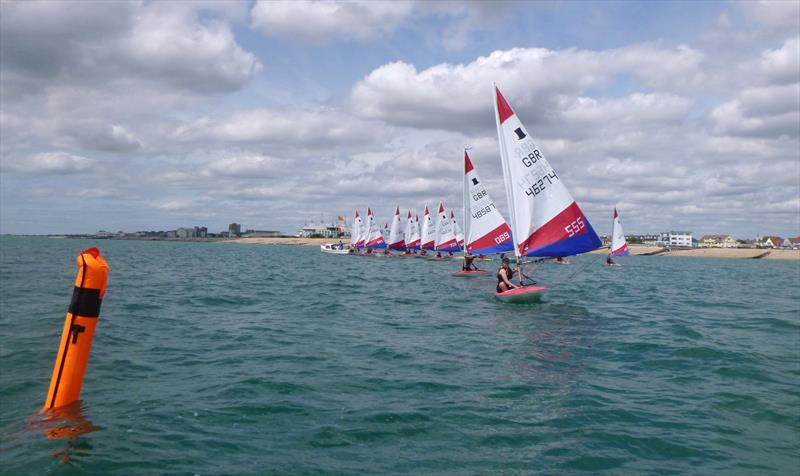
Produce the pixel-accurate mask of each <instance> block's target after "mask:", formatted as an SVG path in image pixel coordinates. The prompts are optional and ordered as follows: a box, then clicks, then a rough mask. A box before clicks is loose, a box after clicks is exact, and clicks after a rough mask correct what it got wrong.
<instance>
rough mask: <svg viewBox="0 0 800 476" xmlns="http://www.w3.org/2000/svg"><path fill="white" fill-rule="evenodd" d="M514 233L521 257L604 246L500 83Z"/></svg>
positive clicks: (500, 132)
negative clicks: (526, 127) (527, 129)
mask: <svg viewBox="0 0 800 476" xmlns="http://www.w3.org/2000/svg"><path fill="white" fill-rule="evenodd" d="M494 92H495V101H494V106H495V119H496V122H497V137H498V140H499V142H500V158H501V162H502V164H503V178H504V179H505V186H506V196H507V199H508V207H509V211H510V213H509V216H510V217H511V231H512V235H513V237H514V240H515V243H516V247H515V249H514V252H515V254H516V255H517V256H520V255H525V256H569V255H575V254H578V253H585V252H587V251H591V250H593V249H596V248H599V247H600V245H601V244H602V243H601V241H600V238H599V237H598V236H597V233H595V231H594V229H592V226H591V224H589V220H587V219H586V216H585V215H584V214H583V211H581V209H580V207H579V206H578V204H577V203H576V202H575V200H574V199H573V198H572V195H571V194H570V193H569V191H568V190H567V188H566V187H565V186H564V184H563V182H562V181H561V179H559V177H558V175H557V174H556V172H555V171H554V170H553V168H552V167H551V166H550V163H549V162H548V161H547V159H546V158H545V157H544V154H542V152H541V150H540V149H539V148H538V147H537V146H536V144H535V143H534V141H533V139H532V138H531V137H530V136H529V135H528V132H527V131H526V129H525V126H524V125H523V124H522V122H521V121H520V119H519V118H518V117H517V115H516V114H515V113H514V111H513V110H512V109H511V106H509V104H508V102H507V101H506V100H505V98H504V97H503V95H502V94H501V93H500V90H499V89H498V88H497V87H496V86H495V89H494Z"/></svg>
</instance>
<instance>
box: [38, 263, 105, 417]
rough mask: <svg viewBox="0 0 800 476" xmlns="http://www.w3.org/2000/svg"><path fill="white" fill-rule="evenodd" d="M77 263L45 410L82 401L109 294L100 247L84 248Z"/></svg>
mask: <svg viewBox="0 0 800 476" xmlns="http://www.w3.org/2000/svg"><path fill="white" fill-rule="evenodd" d="M75 262H76V263H77V264H78V267H79V268H80V269H79V270H78V276H76V277H75V289H74V290H73V292H72V302H70V304H69V310H68V311H67V317H66V319H65V321H64V331H63V332H62V333H61V344H60V345H59V346H58V355H57V356H56V363H55V366H54V367H53V376H52V377H51V378H50V390H48V391H47V400H45V402H44V410H49V409H51V408H55V407H61V406H64V405H69V404H70V403H72V402H74V401H76V400H78V397H79V396H80V394H81V385H83V374H84V373H85V372H86V363H87V362H88V361H89V351H90V350H91V348H92V339H93V337H94V328H95V326H96V325H97V318H98V317H99V316H100V303H101V302H102V301H103V295H105V293H106V281H107V279H108V264H106V260H104V259H103V257H102V256H100V250H98V249H97V248H89V249H86V250H83V251H81V253H80V254H79V255H78V257H77V258H76V259H75Z"/></svg>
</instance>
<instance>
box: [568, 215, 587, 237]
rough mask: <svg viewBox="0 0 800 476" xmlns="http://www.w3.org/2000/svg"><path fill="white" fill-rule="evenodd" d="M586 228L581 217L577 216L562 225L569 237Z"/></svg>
mask: <svg viewBox="0 0 800 476" xmlns="http://www.w3.org/2000/svg"><path fill="white" fill-rule="evenodd" d="M584 228H586V225H585V224H584V223H583V218H581V217H578V218H576V219H575V221H573V222H572V223H570V224H569V225H567V226H565V227H564V231H566V232H567V234H568V235H569V237H570V238H572V237H573V236H575V235H577V234H578V233H580V231H581V230H583V229H584Z"/></svg>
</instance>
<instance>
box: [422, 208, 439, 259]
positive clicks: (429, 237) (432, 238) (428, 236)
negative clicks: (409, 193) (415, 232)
mask: <svg viewBox="0 0 800 476" xmlns="http://www.w3.org/2000/svg"><path fill="white" fill-rule="evenodd" d="M421 241H422V243H421V245H420V246H421V247H422V249H423V250H433V248H434V246H435V245H436V228H435V227H434V226H433V218H431V213H430V212H429V211H428V206H427V205H425V215H424V216H423V217H422V238H421Z"/></svg>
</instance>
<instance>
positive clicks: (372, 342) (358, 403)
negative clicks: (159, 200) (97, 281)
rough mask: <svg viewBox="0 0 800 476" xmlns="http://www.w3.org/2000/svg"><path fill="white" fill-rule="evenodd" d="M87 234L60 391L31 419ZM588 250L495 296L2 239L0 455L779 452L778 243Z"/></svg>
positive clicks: (785, 410) (435, 284) (479, 459)
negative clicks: (737, 254)
mask: <svg viewBox="0 0 800 476" xmlns="http://www.w3.org/2000/svg"><path fill="white" fill-rule="evenodd" d="M92 245H98V246H99V247H100V248H101V250H102V252H103V254H104V256H105V257H106V259H107V261H108V263H109V265H110V268H111V273H110V277H109V287H108V292H107V294H106V298H105V300H104V302H103V306H102V310H101V316H100V320H99V323H98V327H97V332H96V334H95V338H94V345H93V348H92V355H91V359H90V362H89V367H88V370H87V374H86V378H85V382H84V385H83V392H82V400H81V401H80V402H79V404H78V405H77V406H76V407H75V408H73V410H74V413H75V415H77V416H75V417H74V418H73V420H72V421H71V423H70V422H65V421H61V420H49V419H47V418H45V417H43V416H41V415H39V414H38V412H39V410H40V409H41V407H42V404H43V401H44V397H45V394H46V392H47V387H48V385H49V378H50V373H51V371H52V366H53V361H54V359H55V353H56V347H57V345H58V341H59V338H60V333H61V330H62V325H63V322H64V314H65V311H66V308H67V306H68V304H69V300H70V297H71V293H72V285H73V280H74V277H75V273H76V269H77V268H76V266H75V264H74V258H75V256H76V254H77V252H78V251H79V250H81V249H84V248H86V247H88V246H92ZM603 259H604V256H600V255H591V256H580V257H577V258H575V259H574V260H573V263H572V264H571V265H569V266H559V265H554V264H543V265H541V266H539V267H538V269H537V271H536V278H537V280H538V281H539V283H540V284H543V285H546V286H550V287H551V288H552V289H551V291H550V292H549V293H548V294H547V296H546V298H545V299H544V301H543V302H542V303H539V304H534V305H514V304H505V303H502V302H498V301H496V300H495V298H494V297H493V289H494V278H493V276H485V277H479V278H455V277H451V276H450V275H449V274H448V272H449V271H452V270H454V269H456V266H457V264H456V263H454V262H431V261H425V260H421V259H414V258H358V257H352V256H334V255H324V254H322V253H320V252H319V249H318V248H316V247H289V246H263V245H240V244H215V243H175V242H138V241H98V242H93V241H89V240H73V239H46V238H21V237H2V238H0V298H2V301H1V302H0V304H1V307H0V429H2V437H1V439H0V460H1V461H0V473H3V474H13V475H24V474H120V475H128V474H137V475H138V474H200V475H209V474H466V475H469V474H581V473H586V474H596V473H607V474H796V471H797V470H798V468H800V263H799V262H790V261H763V260H715V259H699V258H694V259H693V258H678V257H627V258H621V259H620V261H622V262H623V263H624V266H623V267H619V268H607V267H604V266H602V261H603ZM479 265H483V266H485V267H491V268H492V269H494V268H495V267H496V266H497V261H494V262H483V263H479ZM75 425H77V426H78V427H79V428H83V429H86V428H92V429H94V431H92V432H89V433H84V434H80V433H81V431H77V430H76V431H75V436H74V437H71V438H47V436H46V432H47V431H48V430H50V429H52V428H54V427H58V426H67V427H71V426H75Z"/></svg>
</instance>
